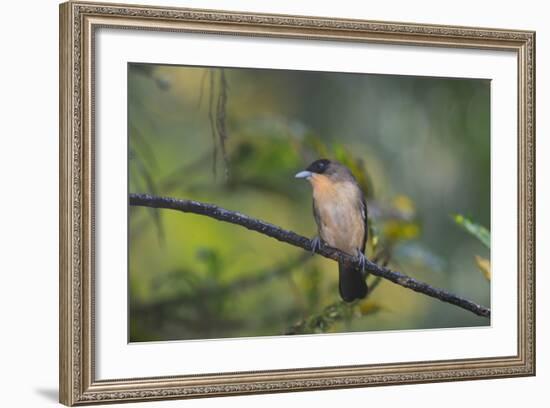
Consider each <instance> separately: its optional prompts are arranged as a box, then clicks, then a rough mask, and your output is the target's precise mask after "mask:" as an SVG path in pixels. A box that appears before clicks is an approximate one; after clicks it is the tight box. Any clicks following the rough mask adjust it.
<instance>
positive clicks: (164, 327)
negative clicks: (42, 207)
mask: <svg viewBox="0 0 550 408" xmlns="http://www.w3.org/2000/svg"><path fill="white" fill-rule="evenodd" d="M534 82H535V33H534V32H531V31H517V30H506V29H489V28H466V27H454V26H434V25H422V24H416V23H394V22H392V23H390V22H371V21H360V20H343V19H331V18H318V17H299V16H286V15H264V14H245V13H239V12H228V11H211V10H193V9H178V8H162V7H152V6H135V5H106V4H96V3H89V2H68V3H64V4H62V5H61V6H60V158H61V159H60V160H61V162H60V237H61V238H60V400H61V402H62V403H64V404H66V405H78V404H90V403H106V402H124V401H138V400H139V401H146V400H158V399H169V398H192V397H204V396H220V395H232V394H251V393H264V392H280V391H299V390H315V389H329V388H344V387H362V386H371V385H392V384H406V383H422V382H434V381H450V380H466V379H480V378H499V377H511V376H527V375H534V373H535V327H534V326H535V320H534V314H535V310H534V309H535V299H534V293H535V292H534V285H535V266H534V265H535V247H534V237H535V204H534V203H535V198H534V196H535V166H534V157H535V152H534V149H535V117H534V112H535V94H534V89H535V88H534Z"/></svg>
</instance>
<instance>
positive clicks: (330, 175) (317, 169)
mask: <svg viewBox="0 0 550 408" xmlns="http://www.w3.org/2000/svg"><path fill="white" fill-rule="evenodd" d="M295 177H296V178H305V179H306V180H308V181H309V182H310V183H311V184H312V185H313V186H314V187H315V185H316V184H319V183H323V182H332V183H337V182H339V181H351V180H353V176H352V174H351V172H350V171H349V170H348V168H347V167H346V166H344V165H342V164H340V163H338V162H337V161H334V160H328V159H319V160H315V161H314V162H313V163H311V164H310V165H309V166H308V167H307V168H306V169H305V170H304V171H301V172H299V173H297V174H296V176H295Z"/></svg>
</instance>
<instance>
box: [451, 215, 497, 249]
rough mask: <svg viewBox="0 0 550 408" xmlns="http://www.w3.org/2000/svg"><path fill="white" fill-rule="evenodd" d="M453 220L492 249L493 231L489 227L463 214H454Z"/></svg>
mask: <svg viewBox="0 0 550 408" xmlns="http://www.w3.org/2000/svg"><path fill="white" fill-rule="evenodd" d="M453 220H454V222H455V223H456V224H457V225H459V226H460V227H462V228H463V229H464V230H466V231H467V232H469V233H470V234H472V235H473V236H474V237H476V238H477V239H479V240H480V241H481V242H482V243H483V244H484V245H485V246H486V247H487V248H489V249H491V233H490V232H489V230H488V229H487V228H485V227H484V226H482V225H479V224H476V223H475V222H474V221H472V220H471V219H469V218H467V217H465V216H464V215H462V214H455V215H453Z"/></svg>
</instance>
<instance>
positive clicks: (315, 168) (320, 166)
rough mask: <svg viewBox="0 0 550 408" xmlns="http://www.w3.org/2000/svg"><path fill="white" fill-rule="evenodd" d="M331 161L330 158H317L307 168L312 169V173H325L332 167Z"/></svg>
mask: <svg viewBox="0 0 550 408" xmlns="http://www.w3.org/2000/svg"><path fill="white" fill-rule="evenodd" d="M330 163H331V162H330V160H328V159H319V160H315V161H314V162H313V163H311V164H310V165H309V166H308V167H307V169H306V170H307V171H311V172H312V173H317V174H323V173H325V172H326V171H327V170H328V168H329V167H330Z"/></svg>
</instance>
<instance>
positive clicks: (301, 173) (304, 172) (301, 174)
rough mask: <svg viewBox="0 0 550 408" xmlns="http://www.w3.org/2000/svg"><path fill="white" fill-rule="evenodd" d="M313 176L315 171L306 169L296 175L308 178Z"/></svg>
mask: <svg viewBox="0 0 550 408" xmlns="http://www.w3.org/2000/svg"><path fill="white" fill-rule="evenodd" d="M311 176H313V173H312V172H311V171H307V170H304V171H301V172H299V173H297V174H296V175H295V176H294V177H296V178H305V179H308V178H310V177H311Z"/></svg>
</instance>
